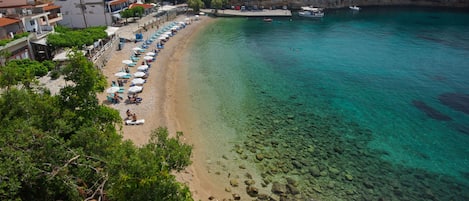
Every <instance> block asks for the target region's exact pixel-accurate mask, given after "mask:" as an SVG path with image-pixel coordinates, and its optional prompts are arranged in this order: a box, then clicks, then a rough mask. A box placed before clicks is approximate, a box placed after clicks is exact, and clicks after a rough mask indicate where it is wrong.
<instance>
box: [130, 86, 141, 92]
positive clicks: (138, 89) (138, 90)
mask: <svg viewBox="0 0 469 201" xmlns="http://www.w3.org/2000/svg"><path fill="white" fill-rule="evenodd" d="M142 90H143V87H142V86H133V87H130V88H129V90H128V91H129V93H138V92H141V91H142Z"/></svg>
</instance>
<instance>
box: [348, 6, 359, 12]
mask: <svg viewBox="0 0 469 201" xmlns="http://www.w3.org/2000/svg"><path fill="white" fill-rule="evenodd" d="M349 8H350V9H351V10H354V11H359V10H360V7H358V6H349Z"/></svg>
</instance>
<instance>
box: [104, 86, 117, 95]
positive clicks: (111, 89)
mask: <svg viewBox="0 0 469 201" xmlns="http://www.w3.org/2000/svg"><path fill="white" fill-rule="evenodd" d="M118 91H119V87H109V88H108V89H106V93H108V94H113V93H116V92H118Z"/></svg>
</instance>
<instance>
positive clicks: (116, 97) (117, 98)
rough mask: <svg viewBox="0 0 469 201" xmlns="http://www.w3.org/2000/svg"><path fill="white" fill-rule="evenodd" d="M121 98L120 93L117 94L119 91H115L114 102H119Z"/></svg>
mask: <svg viewBox="0 0 469 201" xmlns="http://www.w3.org/2000/svg"><path fill="white" fill-rule="evenodd" d="M119 99H120V97H119V94H117V92H114V98H113V102H114V103H119Z"/></svg>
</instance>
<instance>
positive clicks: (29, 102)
mask: <svg viewBox="0 0 469 201" xmlns="http://www.w3.org/2000/svg"><path fill="white" fill-rule="evenodd" d="M69 58H71V62H70V64H69V65H68V66H67V67H65V69H64V75H65V79H66V80H70V81H73V82H74V83H75V84H74V85H70V86H67V87H65V88H64V89H62V90H61V92H60V95H57V96H51V95H50V94H49V93H43V92H41V91H38V92H36V91H33V90H24V89H16V88H11V89H8V90H5V91H4V92H3V93H2V96H0V160H1V161H2V163H0V200H86V199H88V200H90V199H107V198H110V199H112V200H170V201H172V200H174V201H186V200H187V201H191V200H192V198H191V194H190V191H189V189H188V188H187V187H186V186H184V185H182V184H180V183H177V182H176V180H175V178H174V176H173V175H172V174H170V172H171V171H172V170H182V169H183V168H184V167H186V166H187V165H189V164H190V155H191V150H192V147H191V146H188V145H185V144H182V143H181V142H180V141H179V136H181V135H182V133H178V134H177V137H176V138H168V131H167V129H164V128H159V129H157V130H155V131H153V133H152V136H151V140H150V141H149V143H148V144H147V145H145V146H143V147H140V148H139V147H137V146H135V145H134V144H132V142H130V141H122V137H121V136H120V135H119V134H118V133H117V130H116V126H118V127H119V125H121V122H122V119H121V117H120V116H119V113H118V111H116V110H114V109H112V108H109V107H107V106H105V105H100V104H99V103H98V101H97V99H96V93H97V92H100V91H102V90H103V87H104V81H105V80H104V77H103V76H102V75H101V74H100V72H99V71H98V70H97V69H96V68H94V67H93V65H92V64H91V63H90V62H88V61H86V59H85V58H84V56H83V55H82V54H80V53H79V52H78V51H76V50H75V51H74V52H73V53H72V54H71V55H69ZM22 62H24V63H22ZM12 64H15V65H20V64H21V65H23V64H28V65H29V64H30V65H32V66H34V65H36V64H34V63H28V62H26V61H18V62H12ZM43 65H44V66H47V64H43ZM31 68H33V67H31ZM7 69H8V70H11V68H7ZM12 71H13V70H12ZM8 73H9V72H8ZM3 74H4V72H2V77H1V78H0V83H8V82H9V81H8V80H5V79H7V78H8V76H3ZM33 79H34V78H33ZM20 82H21V83H23V84H24V80H21V81H20Z"/></svg>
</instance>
